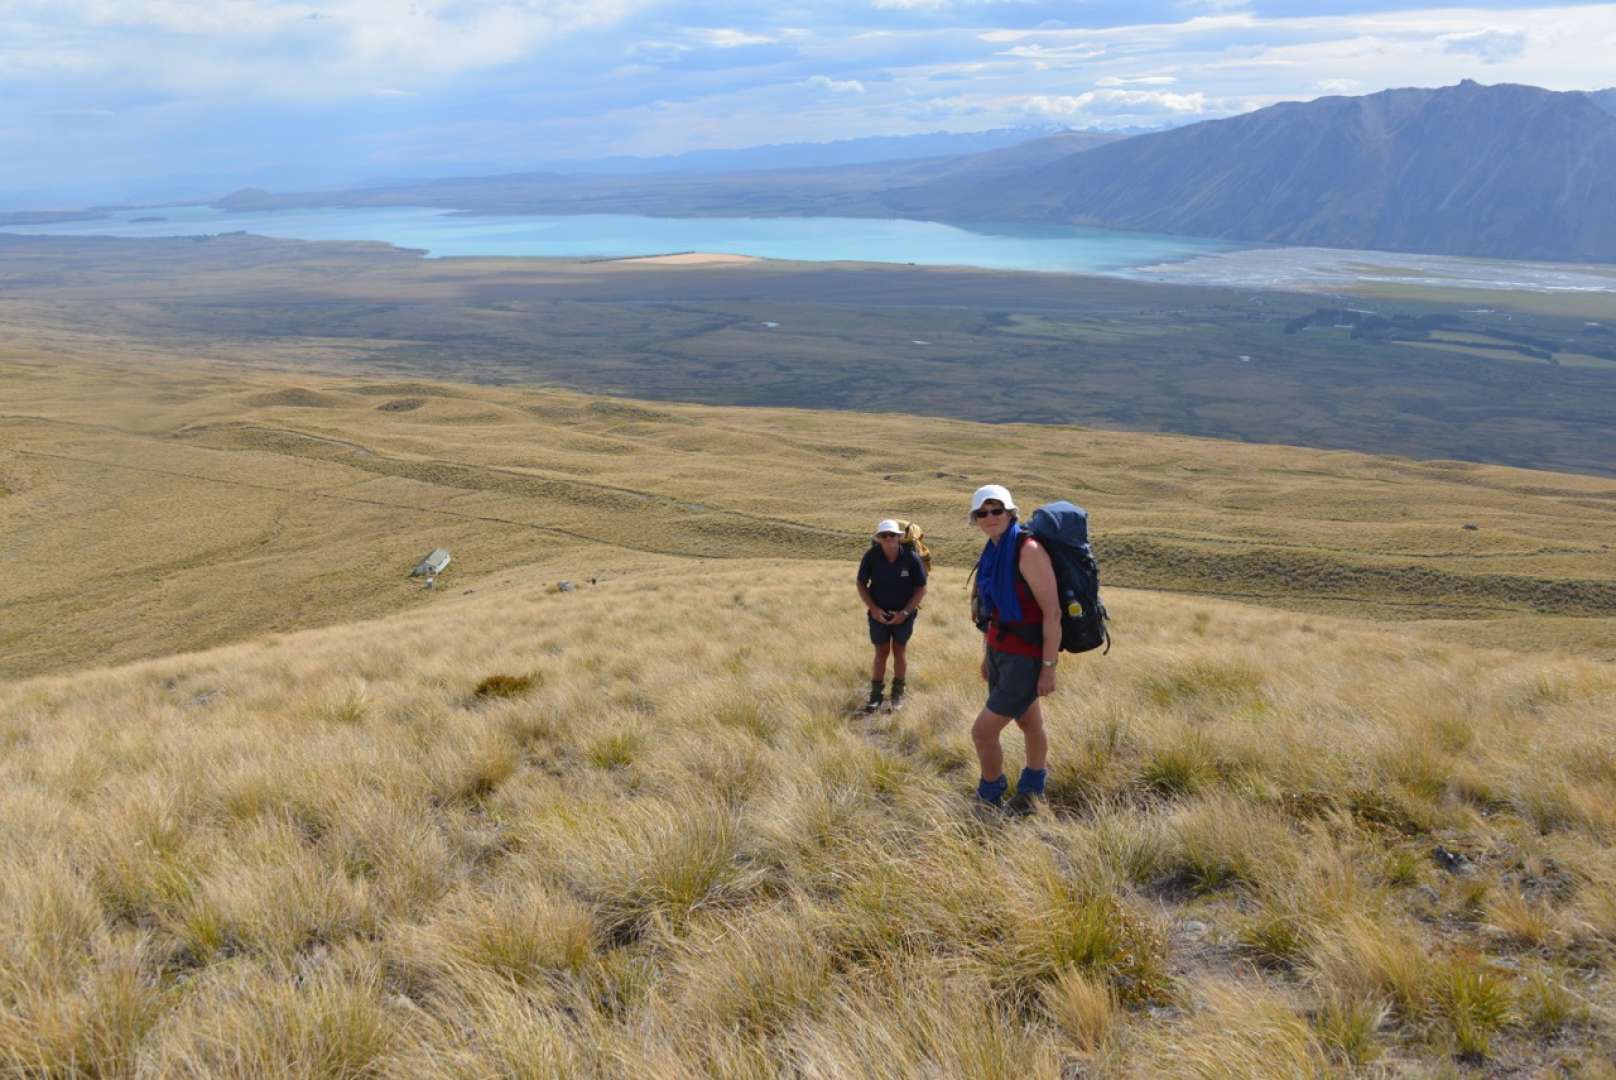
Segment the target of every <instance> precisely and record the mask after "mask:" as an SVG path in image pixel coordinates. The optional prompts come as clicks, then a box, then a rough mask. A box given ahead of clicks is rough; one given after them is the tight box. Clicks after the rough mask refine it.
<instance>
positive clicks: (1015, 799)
mask: <svg viewBox="0 0 1616 1080" xmlns="http://www.w3.org/2000/svg"><path fill="white" fill-rule="evenodd" d="M1043 801H1044V793H1043V792H1041V791H1039V792H1032V791H1018V792H1016V793H1015V794H1014V795H1012V796H1010V801H1009V802H1007V803H1005V804H1004V812H1005V813H1007V814H1009V815H1011V816H1012V817H1030V816H1031V815H1032V814H1033V813H1034V812H1035V811H1036V810H1037V809H1038V804H1039V803H1041V802H1043Z"/></svg>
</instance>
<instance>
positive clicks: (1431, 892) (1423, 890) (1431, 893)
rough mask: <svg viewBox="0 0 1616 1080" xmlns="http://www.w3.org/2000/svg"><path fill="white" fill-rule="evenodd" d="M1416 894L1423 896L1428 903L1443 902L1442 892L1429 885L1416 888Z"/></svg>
mask: <svg viewBox="0 0 1616 1080" xmlns="http://www.w3.org/2000/svg"><path fill="white" fill-rule="evenodd" d="M1414 895H1415V896H1418V897H1421V898H1422V899H1424V900H1425V901H1426V902H1427V903H1431V904H1438V903H1441V902H1442V894H1441V893H1439V892H1437V891H1436V890H1435V889H1433V888H1431V886H1429V885H1421V886H1420V887H1419V888H1417V889H1415V890H1414Z"/></svg>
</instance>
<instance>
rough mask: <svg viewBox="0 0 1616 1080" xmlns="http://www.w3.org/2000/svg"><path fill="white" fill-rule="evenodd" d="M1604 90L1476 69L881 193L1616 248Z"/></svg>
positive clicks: (1259, 236) (1021, 216)
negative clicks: (1489, 78)
mask: <svg viewBox="0 0 1616 1080" xmlns="http://www.w3.org/2000/svg"><path fill="white" fill-rule="evenodd" d="M1604 94H1605V97H1606V98H1609V97H1611V96H1616V95H1611V93H1610V92H1608V91H1607V92H1604ZM1599 101H1600V99H1599V97H1598V96H1597V95H1590V94H1583V93H1558V92H1554V91H1549V90H1541V89H1538V88H1536V87H1529V86H1512V85H1501V86H1490V87H1489V86H1481V85H1480V84H1478V83H1475V82H1471V81H1465V82H1463V83H1460V84H1459V85H1458V86H1452V87H1444V88H1441V89H1436V90H1422V89H1408V90H1387V91H1383V92H1381V93H1377V94H1369V95H1366V96H1363V97H1327V98H1320V99H1317V100H1315V101H1310V102H1305V103H1285V104H1280V105H1273V106H1270V107H1268V108H1265V109H1259V110H1258V111H1256V112H1252V113H1247V114H1245V115H1243V116H1236V117H1230V118H1228V119H1224V120H1209V121H1205V122H1203V123H1200V124H1193V125H1190V126H1188V127H1182V128H1177V129H1174V130H1171V131H1164V132H1160V133H1154V134H1148V135H1138V136H1135V137H1133V138H1130V139H1125V140H1122V141H1119V142H1116V143H1112V144H1108V145H1106V146H1101V147H1097V148H1094V149H1091V150H1085V151H1083V152H1081V153H1078V154H1073V155H1070V156H1067V157H1063V158H1060V159H1058V160H1056V161H1053V162H1048V163H1046V164H1043V165H1038V166H1034V167H1032V168H1029V169H1026V170H1023V171H1019V172H1016V173H1013V174H1011V175H1009V176H1001V177H995V178H993V180H992V181H991V182H990V183H985V184H978V185H972V186H968V187H966V188H964V189H963V190H960V189H958V188H957V187H956V188H955V190H953V192H952V193H951V195H952V197H950V198H947V199H943V200H941V201H939V200H937V199H936V198H935V196H936V194H937V192H938V190H939V188H941V187H943V186H946V182H939V183H934V184H929V185H926V186H924V187H922V188H921V189H920V190H919V191H917V192H914V193H909V194H908V195H906V193H902V192H893V193H889V199H890V201H891V202H892V203H893V204H894V206H895V208H900V207H902V206H903V205H904V203H905V199H906V198H908V197H910V196H912V197H913V198H914V200H915V205H921V206H926V207H928V208H929V209H930V210H932V212H934V213H939V214H940V215H941V216H944V217H955V218H970V217H981V216H983V215H984V213H991V214H992V215H993V216H995V217H997V218H1001V219H1003V218H1009V219H1012V220H1020V221H1043V222H1052V223H1054V222H1058V223H1061V224H1080V225H1101V226H1107V227H1111V228H1124V229H1139V230H1148V231H1152V232H1166V233H1182V234H1187V235H1194V236H1210V237H1218V238H1223V239H1230V240H1248V241H1264V242H1270V243H1278V244H1308V245H1319V246H1326V247H1345V248H1372V249H1378V250H1386V251H1418V252H1428V253H1437V254H1451V255H1476V256H1490V257H1499V258H1515V259H1555V260H1616V184H1613V183H1612V182H1611V178H1612V177H1616V115H1613V114H1612V113H1611V112H1609V111H1606V108H1604V107H1601V104H1600V103H1599Z"/></svg>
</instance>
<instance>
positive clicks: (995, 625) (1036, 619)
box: [987, 533, 1044, 660]
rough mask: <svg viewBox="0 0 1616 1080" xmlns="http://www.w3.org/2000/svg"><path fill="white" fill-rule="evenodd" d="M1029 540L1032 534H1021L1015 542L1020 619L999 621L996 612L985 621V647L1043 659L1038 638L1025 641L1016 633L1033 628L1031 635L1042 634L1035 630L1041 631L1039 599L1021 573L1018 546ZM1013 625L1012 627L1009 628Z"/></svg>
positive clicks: (1041, 619) (1037, 635)
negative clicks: (986, 627)
mask: <svg viewBox="0 0 1616 1080" xmlns="http://www.w3.org/2000/svg"><path fill="white" fill-rule="evenodd" d="M1031 539H1032V534H1031V533H1022V534H1021V538H1020V540H1019V542H1018V543H1017V544H1016V567H1017V569H1016V600H1017V602H1018V603H1020V604H1021V618H1019V619H1016V620H1015V621H1014V622H1000V621H999V616H998V613H997V612H995V613H994V615H993V618H992V619H991V620H990V621H989V623H988V629H987V641H988V648H990V649H994V650H996V651H998V652H1002V653H1009V654H1010V655H1012V656H1030V657H1032V658H1033V659H1035V660H1042V659H1043V658H1044V646H1043V643H1042V642H1039V641H1028V640H1027V639H1026V638H1024V637H1021V636H1019V635H1017V634H1016V633H1015V630H1021V631H1027V630H1032V631H1035V632H1034V633H1032V634H1031V635H1030V636H1031V637H1033V638H1039V637H1042V636H1043V635H1042V634H1039V633H1037V632H1036V631H1039V630H1042V629H1043V625H1044V609H1043V608H1041V607H1039V606H1038V598H1037V597H1036V596H1034V595H1033V594H1032V590H1031V589H1030V588H1028V587H1027V582H1026V579H1025V578H1023V577H1022V576H1021V569H1020V566H1021V546H1022V544H1025V543H1026V542H1027V541H1028V540H1031ZM1012 628H1014V629H1012Z"/></svg>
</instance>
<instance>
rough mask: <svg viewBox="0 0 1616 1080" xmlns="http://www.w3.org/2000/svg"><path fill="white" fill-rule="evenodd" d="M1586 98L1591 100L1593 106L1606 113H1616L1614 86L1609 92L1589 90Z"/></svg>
mask: <svg viewBox="0 0 1616 1080" xmlns="http://www.w3.org/2000/svg"><path fill="white" fill-rule="evenodd" d="M1588 96H1589V97H1591V98H1593V99H1594V104H1595V105H1598V106H1599V107H1600V108H1601V109H1604V110H1605V111H1606V112H1608V113H1616V86H1613V87H1611V88H1610V89H1609V90H1590V91H1588Z"/></svg>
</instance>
